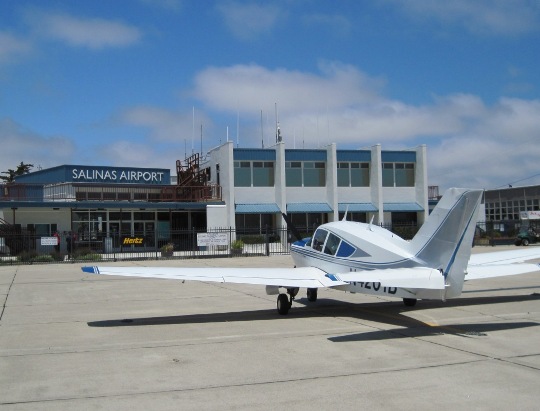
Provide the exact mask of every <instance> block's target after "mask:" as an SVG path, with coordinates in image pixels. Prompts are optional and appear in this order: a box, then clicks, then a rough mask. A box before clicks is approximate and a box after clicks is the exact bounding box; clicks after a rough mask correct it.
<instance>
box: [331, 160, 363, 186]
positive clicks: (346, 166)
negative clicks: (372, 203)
mask: <svg viewBox="0 0 540 411" xmlns="http://www.w3.org/2000/svg"><path fill="white" fill-rule="evenodd" d="M337 181H338V187H369V163H343V162H340V163H338V165H337Z"/></svg>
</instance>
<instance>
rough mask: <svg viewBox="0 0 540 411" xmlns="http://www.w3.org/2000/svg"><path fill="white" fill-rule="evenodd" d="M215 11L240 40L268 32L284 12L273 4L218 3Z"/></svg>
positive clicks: (282, 16)
mask: <svg viewBox="0 0 540 411" xmlns="http://www.w3.org/2000/svg"><path fill="white" fill-rule="evenodd" d="M216 9H217V11H218V12H219V13H220V14H221V15H222V17H223V19H224V20H225V21H224V23H225V25H226V26H227V28H228V29H229V30H230V31H231V32H232V33H233V35H234V36H235V37H237V38H238V39H240V40H251V39H253V38H254V37H257V36H259V35H261V34H264V33H268V32H270V31H271V30H272V29H273V28H274V26H275V25H276V24H277V23H278V22H279V19H280V18H284V17H285V12H283V11H282V10H281V9H280V8H278V7H277V6H276V5H275V4H264V5H262V4H255V3H251V4H250V3H247V4H246V3H238V2H232V1H231V2H219V4H218V5H217V6H216Z"/></svg>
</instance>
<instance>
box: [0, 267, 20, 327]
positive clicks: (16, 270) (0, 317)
mask: <svg viewBox="0 0 540 411" xmlns="http://www.w3.org/2000/svg"><path fill="white" fill-rule="evenodd" d="M18 272H19V267H17V268H16V269H15V273H14V274H13V278H12V279H11V283H10V284H9V287H8V290H7V293H6V298H5V299H4V304H2V312H0V325H1V322H2V318H3V317H4V311H5V310H6V306H7V300H8V298H9V293H10V291H11V288H12V287H13V284H14V283H15V278H16V277H17V273H18Z"/></svg>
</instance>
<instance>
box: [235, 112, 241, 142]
mask: <svg viewBox="0 0 540 411" xmlns="http://www.w3.org/2000/svg"><path fill="white" fill-rule="evenodd" d="M236 147H240V110H238V111H237V112H236Z"/></svg>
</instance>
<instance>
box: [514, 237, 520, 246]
mask: <svg viewBox="0 0 540 411" xmlns="http://www.w3.org/2000/svg"><path fill="white" fill-rule="evenodd" d="M514 244H515V245H517V246H520V245H521V238H518V239H517V240H516V241H515V242H514Z"/></svg>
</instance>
